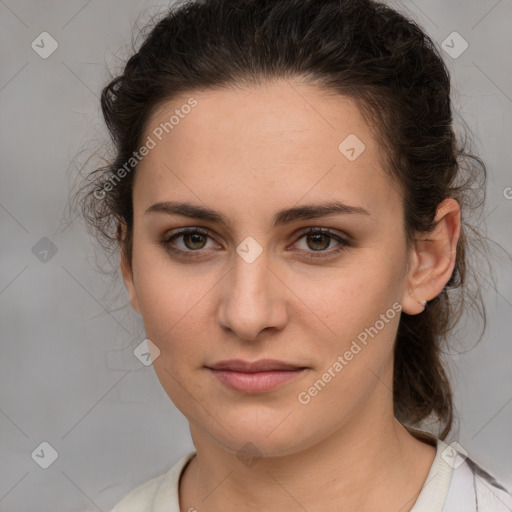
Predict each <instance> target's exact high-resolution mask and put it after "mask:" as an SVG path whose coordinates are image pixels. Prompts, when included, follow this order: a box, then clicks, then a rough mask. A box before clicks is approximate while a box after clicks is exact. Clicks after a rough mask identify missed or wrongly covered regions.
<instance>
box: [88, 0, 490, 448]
mask: <svg viewBox="0 0 512 512" xmlns="http://www.w3.org/2000/svg"><path fill="white" fill-rule="evenodd" d="M289 78H290V79H291V78H293V79H299V80H302V81H303V82H304V83H309V84H313V85H315V86H317V87H318V88H320V90H322V91H323V92H325V93H336V94H340V95H345V96H347V97H349V98H352V99H353V100H355V101H356V102H357V104H358V105H359V107H360V108H361V111H362V112H363V115H365V118H366V119H367V121H368V123H369V124H370V125H371V126H374V127H375V134H376V136H377V137H378V138H379V141H380V142H381V144H382V146H383V148H385V152H384V154H385V157H386V162H387V165H386V170H387V172H388V173H389V175H390V176H391V177H392V178H393V180H394V181H393V182H394V183H397V184H398V185H399V186H400V188H401V190H402V195H403V200H404V218H405V226H404V231H405V234H406V239H407V242H408V244H409V245H410V244H413V243H414V240H415V237H417V236H418V235H421V234H425V233H429V232H430V231H431V230H432V229H433V228H434V222H433V221H434V217H435V214H436V208H437V206H438V205H439V203H440V202H441V201H443V200H444V199H445V198H448V197H453V198H455V199H456V200H457V201H458V202H459V204H460V205H461V210H462V231H461V237H460V240H459V242H458V246H457V256H456V265H455V270H454V272H453V275H452V276H451V278H450V280H449V282H448V283H447V284H446V287H445V288H444V289H443V291H442V292H441V293H440V294H439V295H438V296H437V297H435V298H434V299H432V300H431V301H430V302H429V303H428V305H427V307H426V309H425V310H424V311H423V312H422V313H420V314H418V315H407V314H405V313H402V315H401V319H400V324H399V329H398V335H397V339H396V347H395V359H394V384H393V393H394V407H395V415H396V417H397V419H398V420H399V421H400V422H402V423H403V424H405V425H406V426H411V427H414V426H415V425H417V426H421V424H422V422H424V421H425V420H427V419H430V418H431V417H434V418H435V421H436V422H438V424H439V425H440V428H439V430H440V433H439V434H438V435H439V437H441V438H442V439H445V438H446V436H447V435H448V433H449V432H450V430H451V428H452V423H453V419H454V410H453V403H452V392H451V387H450V382H449V378H448V376H447V373H446V370H445V366H444V363H443V343H444V342H445V341H446V339H447V336H446V335H447V333H448V332H449V331H451V330H452V329H453V328H454V327H455V325H456V324H457V322H458V320H459V318H460V316H461V314H462V312H463V311H464V309H465V308H466V306H465V305H468V304H469V305H470V306H474V307H476V309H477V311H478V312H479V313H480V315H481V317H482V319H483V320H484V322H483V323H484V329H485V308H484V305H483V301H482V300H481V296H480V292H479V291H478V286H475V287H474V288H471V287H470V286H468V282H469V281H468V275H470V274H471V273H472V268H471V267H470V266H469V265H468V256H469V253H468V251H467V247H468V240H469V237H470V235H473V236H474V237H475V240H476V241H477V243H479V244H482V242H483V238H482V237H481V235H480V234H479V233H478V231H477V230H476V229H475V228H474V227H472V226H471V225H469V224H467V223H466V222H465V221H466V216H467V214H468V213H469V211H470V210H473V209H475V208H477V207H479V206H481V203H482V201H483V197H480V194H481V193H482V192H483V191H484V190H485V189H484V184H485V178H486V176H485V174H486V169H485V165H484V163H483V162H482V161H481V160H480V159H479V158H478V157H477V156H474V155H472V154H470V153H468V152H466V151H465V149H464V146H465V145H466V142H467V141H466V140H465V141H464V143H463V144H462V143H460V142H459V140H458V138H457V137H456V135H455V131H454V128H453V114H452V107H451V99H450V85H451V84H450V76H449V72H448V70H447V67H446V65H445V63H444V62H443V59H442V58H441V56H440V54H439V52H438V50H437V49H436V46H435V45H434V43H433V42H432V40H431V39H430V38H429V37H428V36H427V35H426V34H425V33H424V32H423V31H422V30H421V29H420V27H419V26H418V25H417V24H416V23H415V22H414V21H412V20H411V19H408V18H407V17H406V16H404V15H402V14H400V13H398V12H397V11H395V10H393V9H391V8H389V7H387V6H386V5H384V4H381V3H378V2H375V1H371V0H203V1H197V2H186V3H182V4H181V5H179V6H177V7H175V8H172V9H171V10H170V11H169V12H167V13H166V14H165V16H164V17H162V19H160V20H159V21H158V22H157V23H156V24H155V25H154V26H153V27H152V28H151V31H150V32H149V34H148V35H147V36H146V37H145V39H144V41H143V44H142V45H141V46H140V48H139V50H138V51H137V52H136V53H135V54H133V55H132V56H131V57H130V58H129V60H128V61H127V63H126V66H125V67H124V70H123V72H122V74H120V75H119V76H117V77H115V78H114V79H113V80H112V81H111V82H110V83H109V84H108V85H107V86H106V87H105V88H104V89H103V92H102V96H101V107H102V111H103V115H104V118H105V121H106V124H107V126H108V128H109V131H110V134H111V137H112V140H113V143H114V145H115V151H116V157H115V159H114V160H113V161H112V162H111V163H110V164H109V165H107V166H104V167H101V168H99V169H96V171H95V172H92V173H91V174H90V175H89V176H88V178H87V183H86V186H84V187H83V189H82V191H81V194H82V195H81V202H80V205H81V211H82V213H83V215H84V216H85V218H86V220H87V221H88V223H89V226H90V227H91V228H92V229H93V230H94V233H95V234H96V236H97V237H98V239H99V240H101V241H103V242H106V244H105V246H107V247H111V248H115V247H116V246H117V242H118V241H119V242H120V243H121V244H122V251H123V253H124V255H125V257H126V258H127V260H128V261H131V243H132V221H133V210H132V187H133V179H134V175H135V172H136V166H135V167H134V169H133V171H131V172H128V173H125V174H126V175H125V176H124V177H123V179H121V180H119V179H117V178H116V182H115V184H114V186H112V187H108V191H107V189H106V188H105V186H104V185H105V183H107V182H109V181H110V182H111V183H112V178H113V177H115V175H116V172H118V170H119V169H120V168H121V167H123V165H125V164H126V162H127V161H129V159H130V157H131V156H132V154H133V152H134V151H136V150H137V149H138V148H139V147H140V146H141V145H142V144H143V142H144V141H143V136H144V133H145V129H146V128H147V123H148V119H149V118H150V116H151V115H152V113H153V112H154V111H155V109H156V107H157V106H159V105H161V104H162V103H164V102H167V101H169V100H172V99H173V98H175V97H176V96H177V95H179V94H183V93H189V94H190V93H191V92H192V91H194V90H195V91H197V90H201V89H208V88H221V87H225V88H228V87H244V86H246V85H250V84H258V83H263V82H267V81H273V80H276V79H289ZM117 177H119V174H117ZM98 191H101V193H100V192H98ZM475 199H476V201H475ZM122 225H125V226H126V228H127V229H126V233H125V236H124V238H123V239H122V240H121V226H122ZM475 276H476V273H475V272H473V277H475ZM482 333H483V331H482Z"/></svg>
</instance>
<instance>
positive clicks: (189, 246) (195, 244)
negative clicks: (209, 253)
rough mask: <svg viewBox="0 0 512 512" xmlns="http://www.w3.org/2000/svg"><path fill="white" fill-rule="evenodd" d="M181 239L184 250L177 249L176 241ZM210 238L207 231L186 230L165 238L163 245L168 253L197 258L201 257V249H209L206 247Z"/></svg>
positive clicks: (197, 229)
mask: <svg viewBox="0 0 512 512" xmlns="http://www.w3.org/2000/svg"><path fill="white" fill-rule="evenodd" d="M180 238H181V239H182V242H183V244H184V248H180V247H176V244H175V243H174V241H175V240H178V239H180ZM208 238H210V239H211V237H210V235H209V233H208V232H207V231H204V230H202V229H199V228H184V229H180V230H179V231H178V232H176V233H173V234H172V235H169V236H167V237H165V238H164V239H163V240H162V242H161V243H162V245H163V246H164V248H165V249H166V250H167V251H170V252H172V253H175V254H179V255H183V256H187V257H192V258H196V257H199V256H201V249H205V248H208V247H206V241H207V239H208Z"/></svg>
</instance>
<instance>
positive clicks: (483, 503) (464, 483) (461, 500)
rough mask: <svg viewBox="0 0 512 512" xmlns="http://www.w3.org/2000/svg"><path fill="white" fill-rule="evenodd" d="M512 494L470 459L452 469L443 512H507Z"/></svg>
mask: <svg viewBox="0 0 512 512" xmlns="http://www.w3.org/2000/svg"><path fill="white" fill-rule="evenodd" d="M511 510H512V494H511V493H510V491H509V490H508V489H506V488H505V486H504V485H502V484H501V483H500V482H498V481H497V480H496V479H495V478H494V477H493V476H492V475H490V474H489V473H488V472H487V471H486V470H485V469H483V468H482V467H481V466H480V465H478V464H477V463H476V462H474V461H473V460H472V459H470V458H466V459H465V460H464V462H463V463H462V464H461V465H460V466H459V467H457V468H454V470H453V474H452V480H451V483H450V488H449V491H448V496H447V497H446V502H445V504H444V507H443V512H468V511H478V512H510V511H511Z"/></svg>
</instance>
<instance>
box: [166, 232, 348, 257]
mask: <svg viewBox="0 0 512 512" xmlns="http://www.w3.org/2000/svg"><path fill="white" fill-rule="evenodd" d="M187 234H198V235H202V236H206V237H209V238H212V237H211V236H210V234H209V233H208V232H207V231H204V230H203V229H200V228H184V229H181V230H179V231H178V232H176V233H173V234H172V235H170V236H167V237H165V238H164V239H163V240H162V241H161V244H162V246H163V247H164V248H165V249H166V250H167V251H169V252H172V253H174V254H178V255H180V256H185V257H187V258H200V257H202V255H201V252H202V250H201V249H198V250H196V251H194V250H187V251H184V250H183V249H176V248H175V247H172V246H171V242H172V241H173V240H175V239H176V238H179V237H180V236H183V235H187ZM311 234H321V235H327V236H328V237H329V238H333V239H334V240H336V241H337V242H338V243H339V245H338V246H337V247H336V248H334V249H332V250H330V251H306V252H307V253H310V254H307V255H305V256H306V257H307V258H311V259H315V258H328V257H332V256H334V255H337V254H339V253H341V252H343V251H345V250H347V248H348V247H350V246H351V243H350V242H349V241H348V240H346V239H345V238H342V237H341V236H339V235H337V234H335V233H333V232H332V231H330V230H329V229H326V228H315V227H311V228H308V229H307V230H305V231H303V232H302V233H301V234H300V236H299V238H298V239H297V241H298V240H300V239H302V238H304V236H306V235H311Z"/></svg>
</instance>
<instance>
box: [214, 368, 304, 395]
mask: <svg viewBox="0 0 512 512" xmlns="http://www.w3.org/2000/svg"><path fill="white" fill-rule="evenodd" d="M210 371H211V372H212V373H213V374H214V375H215V376H216V377H217V378H218V379H219V380H220V382H222V384H224V385H225V386H227V387H228V388H231V389H233V390H235V391H240V392H242V393H263V392H265V391H270V390H272V389H275V388H277V387H278V386H280V385H282V384H284V383H285V382H288V381H290V380H292V379H294V378H295V377H297V376H299V375H301V374H302V373H304V372H305V371H306V370H305V369H304V368H301V369H297V370H287V371H284V370H272V371H266V372H254V373H248V372H234V371H230V370H213V369H211V368H210Z"/></svg>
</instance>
